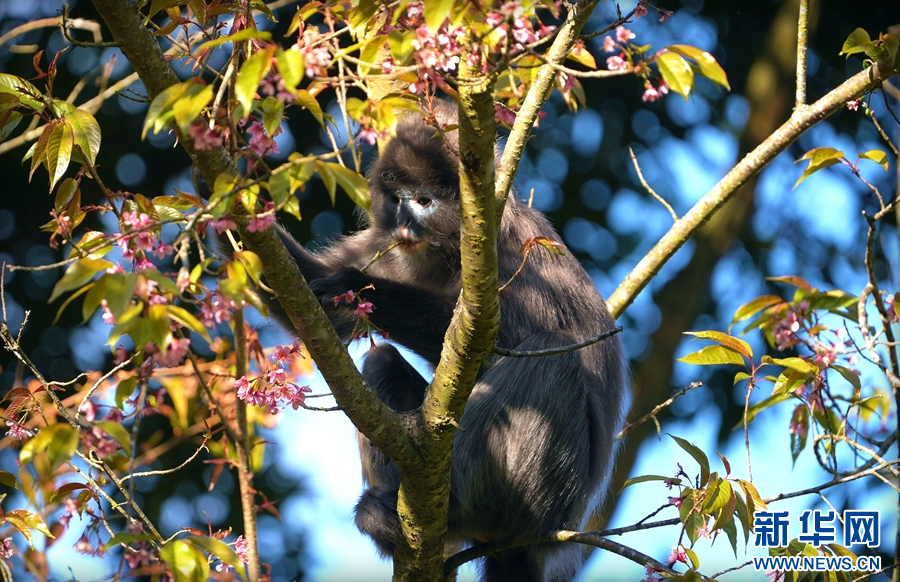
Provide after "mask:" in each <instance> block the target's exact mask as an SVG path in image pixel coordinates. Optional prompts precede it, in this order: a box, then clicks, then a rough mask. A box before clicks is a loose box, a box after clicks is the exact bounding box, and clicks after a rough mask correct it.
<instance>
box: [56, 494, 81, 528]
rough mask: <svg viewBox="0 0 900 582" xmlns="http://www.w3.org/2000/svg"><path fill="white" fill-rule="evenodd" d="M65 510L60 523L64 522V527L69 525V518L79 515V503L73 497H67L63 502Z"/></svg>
mask: <svg viewBox="0 0 900 582" xmlns="http://www.w3.org/2000/svg"><path fill="white" fill-rule="evenodd" d="M63 511H64V512H65V513H64V514H63V515H62V516H60V518H59V523H61V524H63V526H64V527H69V520H71V519H72V518H73V517H77V516H78V504H77V503H75V500H74V499H72V498H71V497H66V500H65V501H64V502H63Z"/></svg>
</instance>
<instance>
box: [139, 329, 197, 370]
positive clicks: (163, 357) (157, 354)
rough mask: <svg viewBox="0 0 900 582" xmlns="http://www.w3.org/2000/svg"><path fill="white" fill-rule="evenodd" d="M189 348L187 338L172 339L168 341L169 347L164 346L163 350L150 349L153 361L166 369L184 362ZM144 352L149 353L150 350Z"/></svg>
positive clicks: (189, 341)
mask: <svg viewBox="0 0 900 582" xmlns="http://www.w3.org/2000/svg"><path fill="white" fill-rule="evenodd" d="M153 348H155V346H153ZM190 348H191V340H190V339H189V338H186V337H185V338H174V337H173V338H172V339H170V340H169V345H168V346H166V347H165V349H164V350H157V349H152V351H153V361H154V362H156V363H157V364H159V365H160V366H164V367H166V368H171V367H173V366H177V365H179V364H181V362H183V361H184V358H185V356H187V353H188V351H189V350H190ZM144 351H147V352H148V353H149V352H150V351H151V350H148V349H147V348H145V349H144Z"/></svg>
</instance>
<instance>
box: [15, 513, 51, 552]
mask: <svg viewBox="0 0 900 582" xmlns="http://www.w3.org/2000/svg"><path fill="white" fill-rule="evenodd" d="M3 517H4V519H6V523H8V524H10V525H11V526H13V527H14V528H16V529H17V530H19V531H20V532H21V533H22V535H23V536H25V539H26V540H28V543H29V544H30V543H31V530H37V531H39V532H41V533H42V534H44V535H45V536H47V537H48V538H52V539H56V536H54V535H53V534H52V533H50V529H49V528H47V524H46V523H44V520H43V518H41V516H40V515H39V514H37V513H32V512H30V511H26V510H24V509H13V510H12V511H7V512H6V515H4V516H3Z"/></svg>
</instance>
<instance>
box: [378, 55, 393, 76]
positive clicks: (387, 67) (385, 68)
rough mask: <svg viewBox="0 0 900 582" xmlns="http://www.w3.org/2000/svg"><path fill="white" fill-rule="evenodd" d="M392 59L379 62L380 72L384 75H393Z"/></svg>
mask: <svg viewBox="0 0 900 582" xmlns="http://www.w3.org/2000/svg"><path fill="white" fill-rule="evenodd" d="M394 70H395V69H394V59H384V60H383V61H381V72H382V73H384V74H385V75H393V74H394Z"/></svg>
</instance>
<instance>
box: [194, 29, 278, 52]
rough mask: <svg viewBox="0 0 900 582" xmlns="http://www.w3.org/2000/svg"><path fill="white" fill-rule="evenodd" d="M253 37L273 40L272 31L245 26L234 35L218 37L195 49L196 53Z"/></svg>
mask: <svg viewBox="0 0 900 582" xmlns="http://www.w3.org/2000/svg"><path fill="white" fill-rule="evenodd" d="M253 38H258V39H260V40H272V33H271V32H268V31H266V30H258V29H256V28H244V29H241V30H239V31H237V32H235V33H234V34H232V35H229V36H220V37H219V38H217V39H214V40H211V41H209V42H205V43H203V44H201V45H200V46H199V47H197V49H196V50H195V51H194V54H197V53H199V52H201V51H202V50H204V49H211V48H214V47H217V46H219V45H223V44H225V43H229V42H241V41H244V40H250V39H253Z"/></svg>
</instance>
